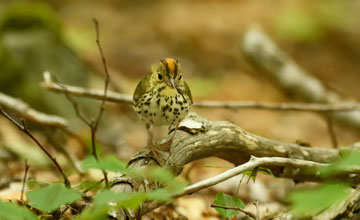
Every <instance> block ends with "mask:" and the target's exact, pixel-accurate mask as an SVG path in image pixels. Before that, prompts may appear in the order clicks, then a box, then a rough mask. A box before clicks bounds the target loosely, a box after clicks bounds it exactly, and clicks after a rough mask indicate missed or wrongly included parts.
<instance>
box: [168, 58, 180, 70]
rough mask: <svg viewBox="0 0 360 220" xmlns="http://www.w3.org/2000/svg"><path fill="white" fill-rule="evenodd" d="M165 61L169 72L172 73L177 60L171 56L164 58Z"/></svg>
mask: <svg viewBox="0 0 360 220" xmlns="http://www.w3.org/2000/svg"><path fill="white" fill-rule="evenodd" d="M165 63H167V66H168V67H169V72H170V73H174V72H175V68H176V63H177V61H176V60H175V59H173V58H166V59H165Z"/></svg>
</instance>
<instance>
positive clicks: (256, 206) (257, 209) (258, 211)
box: [254, 200, 260, 220]
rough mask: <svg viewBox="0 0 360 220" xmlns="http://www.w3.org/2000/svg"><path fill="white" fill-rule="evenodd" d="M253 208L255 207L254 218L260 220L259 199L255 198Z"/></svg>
mask: <svg viewBox="0 0 360 220" xmlns="http://www.w3.org/2000/svg"><path fill="white" fill-rule="evenodd" d="M254 205H255V208H256V218H255V220H260V208H259V200H256V201H255V202H254Z"/></svg>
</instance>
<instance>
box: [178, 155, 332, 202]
mask: <svg viewBox="0 0 360 220" xmlns="http://www.w3.org/2000/svg"><path fill="white" fill-rule="evenodd" d="M260 166H261V167H262V166H283V167H285V166H291V167H292V168H313V169H315V168H321V167H326V166H328V165H327V164H323V163H317V162H312V161H306V160H299V159H289V158H282V157H260V158H258V157H254V156H252V157H251V159H250V160H249V161H248V162H247V163H244V164H242V165H239V166H237V167H234V168H232V169H230V170H227V171H225V172H223V173H221V174H219V175H217V176H215V177H212V178H209V179H206V180H203V181H200V182H198V183H195V184H193V185H190V186H188V187H186V188H185V189H184V191H183V192H181V193H179V194H176V195H174V196H175V197H180V196H184V195H189V194H192V193H194V192H197V191H199V190H202V189H205V188H208V187H210V186H214V185H216V184H218V183H221V182H224V181H225V180H228V179H230V178H232V177H234V176H237V175H239V174H241V173H244V172H246V171H249V170H253V169H255V168H256V167H260Z"/></svg>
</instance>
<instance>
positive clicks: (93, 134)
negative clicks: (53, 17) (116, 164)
mask: <svg viewBox="0 0 360 220" xmlns="http://www.w3.org/2000/svg"><path fill="white" fill-rule="evenodd" d="M93 21H94V25H95V31H96V44H97V46H98V49H99V52H100V56H101V60H102V63H103V66H104V71H105V86H104V87H105V88H104V94H103V98H102V102H101V105H100V109H99V113H98V115H97V117H96V120H95V122H93V123H92V126H91V143H92V154H93V156H94V157H95V159H96V160H97V161H99V158H98V155H97V153H96V145H95V140H96V131H97V129H98V126H99V122H100V119H101V116H102V114H103V112H104V110H105V100H106V94H107V90H108V87H109V81H110V75H109V72H108V69H107V65H106V60H105V56H104V54H103V50H102V48H101V44H100V33H99V23H98V21H97V20H96V19H95V18H93ZM102 172H103V174H104V181H105V185H106V186H108V184H109V181H108V178H107V173H106V171H105V170H102Z"/></svg>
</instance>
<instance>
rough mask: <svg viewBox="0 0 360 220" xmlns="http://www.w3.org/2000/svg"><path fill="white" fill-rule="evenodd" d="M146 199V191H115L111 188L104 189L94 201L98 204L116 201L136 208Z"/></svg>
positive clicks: (122, 205)
mask: <svg viewBox="0 0 360 220" xmlns="http://www.w3.org/2000/svg"><path fill="white" fill-rule="evenodd" d="M145 199H146V193H137V192H136V193H115V192H112V191H110V190H104V191H102V192H100V193H99V194H97V195H96V196H95V198H94V201H95V204H97V205H102V204H107V203H108V202H110V201H116V202H117V205H118V206H120V207H123V208H129V209H136V208H138V207H139V205H140V204H141V203H142V202H143V201H144V200H145Z"/></svg>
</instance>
